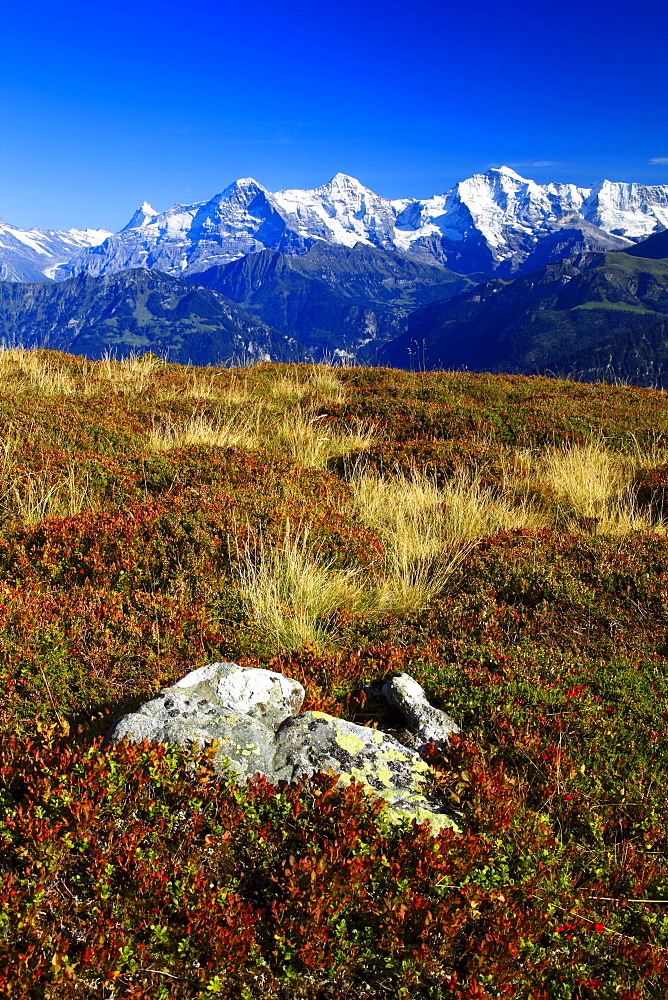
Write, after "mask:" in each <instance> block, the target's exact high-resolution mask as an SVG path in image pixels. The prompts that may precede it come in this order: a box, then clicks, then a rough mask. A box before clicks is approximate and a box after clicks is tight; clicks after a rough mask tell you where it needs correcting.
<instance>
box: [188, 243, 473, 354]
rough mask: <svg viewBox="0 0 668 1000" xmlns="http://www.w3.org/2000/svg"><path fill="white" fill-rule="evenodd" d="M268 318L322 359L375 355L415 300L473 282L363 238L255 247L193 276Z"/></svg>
mask: <svg viewBox="0 0 668 1000" xmlns="http://www.w3.org/2000/svg"><path fill="white" fill-rule="evenodd" d="M190 280H192V281H196V282H197V283H198V284H201V285H204V286H205V287H207V288H212V289H214V290H215V291H218V292H222V293H223V294H224V295H226V296H228V298H230V299H232V300H233V301H234V302H236V303H237V304H239V305H241V306H243V307H244V308H245V309H248V310H250V311H251V312H253V313H254V314H255V315H257V316H259V317H260V318H261V319H262V320H263V321H264V322H265V323H268V324H269V325H270V326H272V327H275V328H276V329H278V330H280V331H282V332H283V333H286V334H289V335H291V336H293V337H294V338H295V339H297V340H298V341H299V342H300V343H301V344H302V345H303V346H304V347H305V348H307V349H308V350H309V351H310V352H311V353H312V355H313V356H314V357H315V358H317V359H323V358H327V357H331V358H333V359H339V360H343V361H353V360H354V361H359V362H363V361H373V360H374V359H375V354H376V351H377V349H378V346H379V345H381V344H384V343H385V342H386V341H388V340H390V339H392V338H394V337H396V336H398V335H399V333H401V331H402V330H403V327H404V325H405V320H406V317H407V315H408V314H409V313H410V312H412V311H413V310H414V309H416V308H417V307H418V306H420V305H423V304H424V303H427V302H432V301H434V300H436V299H444V298H447V297H448V296H451V295H455V294H456V293H457V292H459V291H461V290H462V289H464V288H467V287H470V286H471V285H472V284H473V283H472V281H471V280H470V279H468V278H465V277H462V276H461V275H458V274H454V273H453V272H451V271H448V270H447V269H445V268H442V267H436V266H434V265H432V264H425V263H423V262H421V261H417V260H412V259H410V258H408V257H406V256H404V255H402V254H398V253H396V252H394V251H387V250H378V249H376V248H375V247H369V246H364V245H363V244H360V243H358V244H357V246H355V247H354V248H353V249H350V248H348V247H346V246H341V245H336V244H331V243H325V242H324V241H322V240H318V241H316V242H315V243H313V245H312V246H311V247H310V248H309V250H308V251H307V252H306V253H304V254H300V255H297V256H294V255H289V254H284V253H280V252H278V251H276V250H262V251H260V252H259V253H251V254H248V255H247V256H245V257H242V258H240V259H239V260H235V261H231V262H230V263H228V264H225V265H218V266H216V267H211V268H209V269H208V270H206V271H202V272H200V273H198V274H193V275H191V279H190Z"/></svg>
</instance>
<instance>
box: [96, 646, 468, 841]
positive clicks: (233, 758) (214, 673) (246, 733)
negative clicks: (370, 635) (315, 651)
mask: <svg viewBox="0 0 668 1000" xmlns="http://www.w3.org/2000/svg"><path fill="white" fill-rule="evenodd" d="M402 676H407V675H402ZM408 680H410V678H408ZM419 690H420V691H421V690H422V689H421V688H419ZM303 698H304V689H303V688H302V686H301V684H298V683H297V682H296V681H294V680H291V679H290V678H288V677H284V676H283V675H282V674H278V673H274V672H273V671H271V670H262V669H254V668H250V667H240V666H238V665H237V664H235V663H212V664H210V665H208V666H206V667H200V668H199V669H198V670H193V671H192V672H191V673H189V674H186V676H185V677H182V678H181V680H179V681H177V683H176V684H174V685H173V686H172V687H170V688H165V689H164V690H163V691H161V692H160V693H159V694H158V695H156V697H155V698H152V699H151V700H150V701H148V702H146V704H144V705H142V706H141V708H140V709H139V710H138V711H137V712H133V713H131V714H130V715H125V716H124V717H123V718H122V719H120V720H119V721H118V722H117V723H116V724H115V726H114V727H113V728H112V730H111V731H110V733H109V737H108V739H109V740H110V741H111V742H118V741H119V740H122V739H128V740H130V741H131V742H134V743H138V742H142V741H143V740H148V741H150V742H157V743H173V744H183V745H186V746H196V747H203V746H205V745H207V744H209V743H214V742H215V756H214V766H218V767H219V768H220V769H221V770H222V769H223V768H228V767H229V768H231V769H232V770H233V771H234V773H235V774H236V776H237V779H238V780H239V781H240V782H243V781H245V780H246V778H249V777H253V776H255V775H256V774H260V775H263V776H265V777H266V778H267V779H268V780H269V781H271V782H275V783H278V782H281V781H285V782H288V783H291V782H295V781H298V780H299V779H300V778H302V777H304V776H308V775H311V774H313V773H314V772H316V771H331V772H332V773H333V774H336V775H339V776H340V778H341V780H342V781H344V782H346V781H347V782H349V781H352V780H353V779H356V780H357V781H360V782H362V783H363V784H364V785H366V787H367V788H368V789H369V792H370V793H372V794H373V795H376V796H378V797H380V798H382V799H383V800H384V801H385V803H386V804H387V806H388V812H387V816H388V818H389V819H390V821H394V822H398V821H400V820H403V819H407V818H409V819H417V820H418V821H419V822H423V821H425V820H428V821H429V822H430V823H431V825H432V827H433V828H434V829H437V830H438V829H442V828H444V827H454V828H456V826H457V824H456V822H455V820H454V819H453V818H452V817H451V816H449V815H447V814H445V813H443V812H441V810H440V807H439V805H438V804H437V803H435V802H433V801H431V800H430V799H429V798H428V797H427V795H426V794H425V787H426V782H427V777H428V774H429V767H428V766H427V764H426V763H425V762H424V761H423V760H422V758H421V757H420V756H419V754H417V753H416V752H415V751H414V750H411V749H409V748H407V747H405V746H402V744H401V743H399V742H398V741H397V740H395V739H394V738H393V737H392V736H389V735H387V734H386V733H382V732H380V731H379V730H377V729H372V728H370V727H367V726H357V725H355V724H354V723H352V722H347V721H345V720H344V719H337V718H335V717H334V716H331V715H325V714H324V713H323V712H305V713H304V714H303V715H300V716H296V713H297V712H298V711H299V708H300V707H301V704H302V701H303ZM435 711H436V710H435ZM441 714H442V713H441ZM295 716H296V717H295ZM446 718H447V717H446Z"/></svg>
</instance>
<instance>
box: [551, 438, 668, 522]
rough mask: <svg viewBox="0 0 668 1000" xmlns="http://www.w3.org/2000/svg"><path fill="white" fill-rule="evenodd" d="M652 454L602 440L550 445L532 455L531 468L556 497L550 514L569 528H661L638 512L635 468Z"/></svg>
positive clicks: (648, 517) (645, 515)
mask: <svg viewBox="0 0 668 1000" xmlns="http://www.w3.org/2000/svg"><path fill="white" fill-rule="evenodd" d="M648 459H650V456H645V455H642V454H640V453H637V454H636V455H628V454H624V453H622V452H618V451H613V450H612V449H610V448H608V447H606V445H605V443H604V442H602V441H589V442H587V443H586V444H583V445H572V446H569V447H561V448H548V449H547V450H545V451H544V452H542V453H541V454H539V455H538V456H536V458H535V459H534V462H533V472H534V476H535V478H536V480H537V482H538V485H539V489H540V488H541V487H542V488H543V490H545V492H546V493H547V495H548V496H552V497H553V498H554V501H553V504H554V517H555V519H556V521H557V522H561V523H563V524H564V525H565V526H566V527H567V528H569V529H576V528H577V527H579V526H582V525H588V526H589V528H590V530H593V531H595V532H596V533H597V534H613V535H620V534H628V533H629V532H631V531H655V532H659V533H661V534H663V533H665V526H664V525H662V524H661V523H658V522H656V521H655V520H654V521H653V520H652V518H651V517H650V516H649V515H648V514H645V513H643V512H642V511H640V510H639V509H638V507H637V504H636V502H635V498H634V494H633V489H632V484H633V477H634V473H635V471H636V470H637V468H639V467H642V465H643V464H645V462H647V460H648ZM650 461H651V459H650Z"/></svg>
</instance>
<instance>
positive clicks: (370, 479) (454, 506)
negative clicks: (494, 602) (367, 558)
mask: <svg viewBox="0 0 668 1000" xmlns="http://www.w3.org/2000/svg"><path fill="white" fill-rule="evenodd" d="M351 489H352V492H353V506H354V509H355V512H356V514H357V515H358V516H359V518H360V520H361V521H362V522H363V523H364V524H366V525H367V526H368V527H369V528H371V529H372V531H374V533H375V534H376V535H377V536H378V538H379V539H380V540H381V541H382V543H383V546H384V549H385V558H384V563H383V569H382V574H383V582H382V584H381V585H380V590H381V591H382V595H381V596H379V599H378V606H379V608H381V607H382V606H383V605H384V606H385V607H387V608H388V609H391V610H393V611H409V610H410V611H417V610H420V608H422V607H425V606H426V605H427V604H428V603H429V601H431V600H432V599H433V598H434V597H436V596H437V595H438V594H440V593H442V592H443V590H444V589H445V588H446V587H447V585H448V583H449V581H450V579H451V577H452V573H453V571H454V569H455V567H456V566H457V565H458V564H459V563H460V562H461V561H462V559H463V558H464V557H465V556H466V554H467V553H468V552H469V551H470V550H471V548H472V546H473V545H474V544H475V541H476V539H478V538H480V537H481V536H483V535H486V534H489V533H490V532H492V531H496V530H498V529H499V528H509V527H527V526H532V527H536V526H539V524H538V521H539V519H538V517H537V515H536V514H535V513H534V512H533V511H531V510H530V509H529V508H528V506H527V505H522V504H517V503H513V502H512V501H511V500H506V499H504V498H503V497H499V496H495V495H494V494H493V493H492V491H490V490H489V489H488V488H485V487H484V486H483V485H482V484H481V482H480V478H479V476H477V475H476V473H475V472H471V471H469V470H465V469H462V470H460V471H459V472H458V473H457V474H456V475H455V476H454V477H453V478H452V479H451V480H450V481H449V482H448V483H446V484H445V485H444V486H437V485H436V483H435V482H434V481H433V480H432V479H430V478H429V477H428V476H425V475H424V474H423V473H420V472H418V471H417V470H416V471H414V472H413V473H412V474H411V475H396V476H393V477H391V478H382V477H380V476H377V475H371V474H369V473H357V474H354V475H353V477H352V480H351Z"/></svg>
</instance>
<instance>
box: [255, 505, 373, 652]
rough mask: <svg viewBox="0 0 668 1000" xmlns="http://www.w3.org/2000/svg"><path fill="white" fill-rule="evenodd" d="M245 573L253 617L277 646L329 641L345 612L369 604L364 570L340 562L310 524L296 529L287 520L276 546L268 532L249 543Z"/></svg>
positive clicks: (356, 609) (287, 647)
mask: <svg viewBox="0 0 668 1000" xmlns="http://www.w3.org/2000/svg"><path fill="white" fill-rule="evenodd" d="M239 576H240V583H241V593H242V599H243V601H244V603H245V605H246V608H247V610H248V613H249V615H250V617H251V618H252V619H253V621H254V622H255V625H256V626H257V627H258V628H259V629H260V631H261V632H263V633H264V634H265V635H266V637H267V638H268V639H269V640H270V641H271V642H272V643H273V644H274V645H275V647H276V648H277V649H284V650H294V649H300V648H301V647H303V646H307V645H310V646H316V647H321V646H323V645H326V644H327V643H328V642H329V641H331V640H332V639H333V638H334V637H335V634H336V616H337V614H338V613H339V612H341V611H344V610H345V611H349V612H353V613H355V612H357V613H359V612H361V611H362V610H363V609H365V608H366V606H367V604H368V597H367V594H366V591H365V588H364V586H363V583H362V580H361V576H360V572H359V570H357V569H340V568H338V567H336V566H335V565H334V563H333V561H332V560H331V559H328V558H327V556H326V555H325V554H324V553H323V550H322V546H321V545H319V544H318V543H317V542H316V541H315V540H314V539H313V537H312V535H311V531H310V526H308V525H305V526H303V527H302V528H301V530H299V531H297V532H296V533H293V532H292V531H291V528H290V524H289V523H288V524H286V529H285V534H284V536H283V539H282V542H281V543H280V544H279V545H278V546H276V547H274V548H272V547H270V546H268V545H267V544H266V543H265V541H264V539H263V538H260V539H259V541H258V542H257V543H256V545H255V546H253V547H252V546H250V545H248V546H247V547H246V548H245V549H244V551H243V553H241V558H240V569H239Z"/></svg>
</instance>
